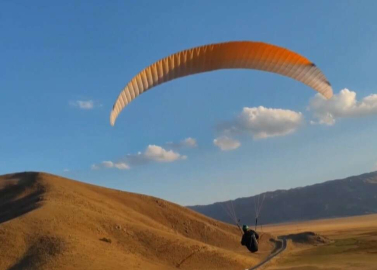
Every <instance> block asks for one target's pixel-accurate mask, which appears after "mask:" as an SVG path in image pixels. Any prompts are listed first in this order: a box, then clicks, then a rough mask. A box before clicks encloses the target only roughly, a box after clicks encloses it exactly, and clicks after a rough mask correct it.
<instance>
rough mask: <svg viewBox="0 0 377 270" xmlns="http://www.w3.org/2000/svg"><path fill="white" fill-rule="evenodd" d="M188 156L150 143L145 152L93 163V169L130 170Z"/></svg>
mask: <svg viewBox="0 0 377 270" xmlns="http://www.w3.org/2000/svg"><path fill="white" fill-rule="evenodd" d="M186 158H187V156H184V155H181V154H179V153H177V152H174V151H173V150H166V149H164V148H162V147H161V146H158V145H148V147H147V148H146V149H145V151H144V152H139V153H137V154H129V155H127V156H125V157H124V158H122V159H120V160H118V161H116V162H114V161H103V162H101V163H99V164H93V165H92V167H91V168H92V170H98V169H118V170H129V169H130V168H131V167H133V166H138V165H143V164H146V163H149V162H164V163H168V162H174V161H177V160H183V159H186Z"/></svg>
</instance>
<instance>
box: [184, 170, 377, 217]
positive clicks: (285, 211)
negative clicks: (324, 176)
mask: <svg viewBox="0 0 377 270" xmlns="http://www.w3.org/2000/svg"><path fill="white" fill-rule="evenodd" d="M251 192H252V191H251ZM264 195H265V200H264V204H263V208H262V212H261V215H260V218H259V222H260V223H262V224H268V223H279V222H288V221H300V220H313V219H321V218H333V217H346V216H355V215H364V214H372V213H377V172H373V173H367V174H363V175H360V176H353V177H349V178H346V179H342V180H333V181H327V182H324V183H320V184H315V185H312V186H306V187H300V188H293V189H289V190H277V191H273V192H267V193H264V194H261V196H260V197H263V196H264ZM256 201H257V196H253V197H248V198H239V199H236V200H234V201H232V204H233V207H234V209H235V211H236V213H237V216H238V218H240V219H241V222H243V223H248V224H254V221H255V212H254V207H255V202H256ZM226 204H227V202H220V203H215V204H210V205H198V206H190V207H189V208H191V209H193V210H195V211H197V212H199V213H202V214H204V215H206V216H209V217H212V218H215V219H217V220H221V221H224V222H229V223H232V221H231V219H230V217H229V216H228V215H227V213H226V211H224V205H226ZM228 205H229V203H228Z"/></svg>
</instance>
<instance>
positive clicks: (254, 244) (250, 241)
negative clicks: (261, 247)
mask: <svg viewBox="0 0 377 270" xmlns="http://www.w3.org/2000/svg"><path fill="white" fill-rule="evenodd" d="M242 231H243V235H242V240H241V245H243V246H246V248H247V249H248V250H249V251H250V252H252V253H254V252H257V251H258V239H259V235H258V233H257V232H256V231H254V230H252V229H249V227H248V226H246V225H243V226H242Z"/></svg>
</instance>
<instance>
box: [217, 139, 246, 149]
mask: <svg viewBox="0 0 377 270" xmlns="http://www.w3.org/2000/svg"><path fill="white" fill-rule="evenodd" d="M213 144H214V145H216V146H217V147H219V148H220V149H221V150H222V151H230V150H234V149H237V148H238V147H240V146H241V143H240V142H239V141H237V140H234V139H232V138H229V137H227V136H221V137H218V138H216V139H214V140H213Z"/></svg>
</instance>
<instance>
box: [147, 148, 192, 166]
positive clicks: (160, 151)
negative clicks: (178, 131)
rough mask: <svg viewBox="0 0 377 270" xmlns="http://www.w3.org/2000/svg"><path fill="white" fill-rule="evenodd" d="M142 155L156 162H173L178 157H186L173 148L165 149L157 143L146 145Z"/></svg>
mask: <svg viewBox="0 0 377 270" xmlns="http://www.w3.org/2000/svg"><path fill="white" fill-rule="evenodd" d="M144 157H145V158H146V159H147V160H152V161H157V162H173V161H176V160H178V159H186V156H181V155H180V154H178V153H176V152H174V151H173V150H169V151H168V150H165V149H164V148H162V147H161V146H157V145H148V147H147V149H146V150H145V152H144Z"/></svg>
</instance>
